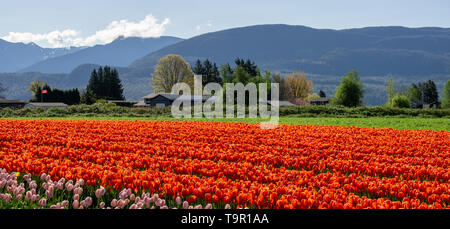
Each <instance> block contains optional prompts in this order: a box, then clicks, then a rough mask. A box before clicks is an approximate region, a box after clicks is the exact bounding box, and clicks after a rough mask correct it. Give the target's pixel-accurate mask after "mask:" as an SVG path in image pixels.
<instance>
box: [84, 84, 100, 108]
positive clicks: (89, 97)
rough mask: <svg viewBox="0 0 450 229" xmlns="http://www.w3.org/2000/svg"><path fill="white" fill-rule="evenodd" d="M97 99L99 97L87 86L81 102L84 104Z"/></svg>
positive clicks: (92, 102)
mask: <svg viewBox="0 0 450 229" xmlns="http://www.w3.org/2000/svg"><path fill="white" fill-rule="evenodd" d="M96 101H97V98H96V97H95V94H94V93H93V92H92V91H91V89H89V88H87V89H86V90H84V91H83V94H82V95H81V103H82V104H88V105H91V104H94V103H95V102H96Z"/></svg>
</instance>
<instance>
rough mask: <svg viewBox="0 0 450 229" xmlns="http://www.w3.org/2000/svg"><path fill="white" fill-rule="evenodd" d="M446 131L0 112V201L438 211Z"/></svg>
mask: <svg viewBox="0 0 450 229" xmlns="http://www.w3.org/2000/svg"><path fill="white" fill-rule="evenodd" d="M449 181H450V132H449V131H432V130H396V129H387V128H384V129H378V128H367V127H343V126H317V125H286V124H282V125H279V126H278V127H277V128H276V129H261V128H260V126H259V125H258V124H257V123H231V122H204V121H107V120H103V121H101V120H19V119H10V120H7V119H0V208H65V209H72V208H76V209H79V208H185V209H188V208H213V209H218V208H264V209H266V208H268V209H285V208H289V209H304V208H314V209H317V208H319V209H321V208H325V209H330V208H344V209H365V208H389V209H398V208H406V209H411V208H450V182H449Z"/></svg>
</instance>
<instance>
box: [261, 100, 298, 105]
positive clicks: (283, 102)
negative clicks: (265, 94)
mask: <svg viewBox="0 0 450 229" xmlns="http://www.w3.org/2000/svg"><path fill="white" fill-rule="evenodd" d="M259 102H260V103H267V104H268V105H272V104H273V103H274V102H275V101H274V100H268V101H266V100H260V101H259ZM278 106H280V107H283V106H295V104H293V103H291V102H289V101H284V100H280V101H278Z"/></svg>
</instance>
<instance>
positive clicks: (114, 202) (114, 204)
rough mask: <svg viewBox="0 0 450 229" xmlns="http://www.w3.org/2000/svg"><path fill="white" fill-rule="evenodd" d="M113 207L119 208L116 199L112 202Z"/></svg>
mask: <svg viewBox="0 0 450 229" xmlns="http://www.w3.org/2000/svg"><path fill="white" fill-rule="evenodd" d="M111 207H113V208H115V207H117V200H116V199H113V200H112V201H111Z"/></svg>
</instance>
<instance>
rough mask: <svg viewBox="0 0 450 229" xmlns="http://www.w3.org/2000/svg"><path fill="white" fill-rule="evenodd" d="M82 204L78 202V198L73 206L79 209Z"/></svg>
mask: <svg viewBox="0 0 450 229" xmlns="http://www.w3.org/2000/svg"><path fill="white" fill-rule="evenodd" d="M79 206H80V203H79V202H78V200H74V201H73V203H72V207H73V209H78V208H79Z"/></svg>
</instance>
